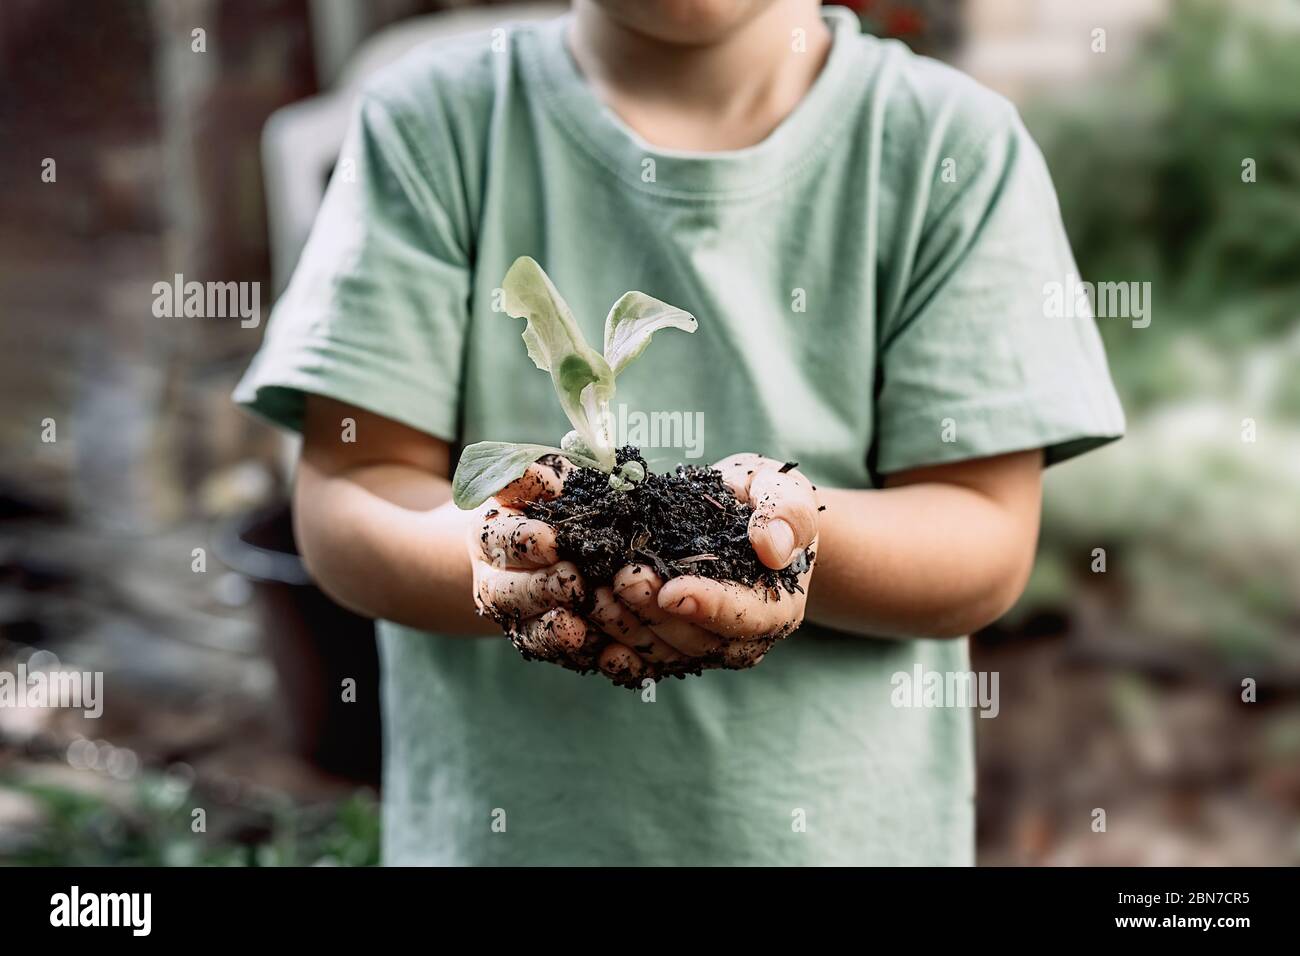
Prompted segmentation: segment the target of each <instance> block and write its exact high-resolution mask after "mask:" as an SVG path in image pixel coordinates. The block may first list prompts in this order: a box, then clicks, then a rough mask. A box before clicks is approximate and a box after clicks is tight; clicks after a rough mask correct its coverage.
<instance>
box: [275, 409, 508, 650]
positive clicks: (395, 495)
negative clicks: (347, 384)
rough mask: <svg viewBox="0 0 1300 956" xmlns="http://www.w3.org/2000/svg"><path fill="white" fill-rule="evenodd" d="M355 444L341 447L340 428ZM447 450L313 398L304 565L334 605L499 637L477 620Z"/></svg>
mask: <svg viewBox="0 0 1300 956" xmlns="http://www.w3.org/2000/svg"><path fill="white" fill-rule="evenodd" d="M344 418H352V419H353V420H355V421H356V432H355V434H356V441H355V442H344V441H343V440H342V429H343V425H342V420H343V419H344ZM450 466H451V450H450V448H449V447H448V445H447V443H446V442H444V441H441V440H439V439H437V438H434V437H433V436H431V435H426V434H424V433H423V432H419V431H416V430H415V429H413V428H408V427H407V426H405V425H401V424H398V423H397V422H394V421H391V420H389V419H386V418H382V417H380V416H378V415H374V414H371V413H370V412H366V411H363V410H361V409H358V408H354V407H352V406H350V405H344V404H342V403H340V402H336V401H333V400H332V399H328V398H323V397H320V396H315V395H311V396H308V398H307V410H306V420H305V423H304V426H303V449H302V457H301V460H300V462H299V465H298V474H297V477H296V479H295V482H294V524H295V531H296V534H297V538H298V546H299V548H300V550H301V551H302V556H303V560H304V561H306V563H307V567H308V569H309V570H310V571H311V573H312V576H313V577H314V578H315V579H316V581H317V582H318V583H319V584H320V586H321V587H322V588H323V589H324V590H325V591H326V592H327V593H328V594H329V595H330V596H331V597H333V598H334V599H335V600H336V601H338V602H339V603H340V604H343V605H345V606H346V607H349V608H352V609H353V610H356V611H358V612H359V613H361V614H365V615H368V616H370V617H379V618H383V619H385V620H389V621H396V622H397V623H400V624H407V625H410V626H411V627H418V628H420V629H422V630H441V631H448V632H452V633H460V634H496V635H499V634H500V630H499V629H498V628H497V626H496V625H495V624H494V623H493V622H492V621H490V620H487V619H486V618H482V617H479V616H478V614H476V613H475V607H474V598H473V588H472V584H471V582H472V570H471V566H470V559H469V555H468V553H467V552H466V548H465V538H466V534H467V532H468V529H469V526H470V522H471V521H472V520H473V518H474V516H473V515H472V514H471V513H469V512H464V511H461V510H460V509H458V508H457V507H456V506H455V505H454V504H452V502H451V482H450V481H449V479H448V476H449V474H450Z"/></svg>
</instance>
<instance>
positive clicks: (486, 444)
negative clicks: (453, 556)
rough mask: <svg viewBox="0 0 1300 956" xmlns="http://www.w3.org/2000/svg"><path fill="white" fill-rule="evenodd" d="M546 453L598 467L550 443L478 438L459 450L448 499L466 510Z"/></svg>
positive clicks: (589, 459) (491, 494) (586, 459)
mask: <svg viewBox="0 0 1300 956" xmlns="http://www.w3.org/2000/svg"><path fill="white" fill-rule="evenodd" d="M546 455H560V456H562V457H564V458H567V459H569V461H571V462H573V463H574V464H575V465H582V466H586V467H588V468H596V467H598V464H597V462H596V461H595V459H592V458H587V457H586V456H585V455H575V454H574V453H572V452H567V451H562V450H561V449H559V448H552V447H551V446H550V445H515V444H512V443H510V442H504V441H481V442H476V443H475V444H473V445H470V446H468V447H467V448H466V449H465V450H464V451H462V452H461V453H460V462H459V464H457V465H456V474H455V475H453V476H452V479H451V500H452V501H454V502H456V507H458V508H463V509H465V510H466V511H469V510H471V509H473V508H477V507H478V506H479V505H481V504H482V503H483V502H485V501H487V500H488V499H489V498H491V497H492V496H493V495H494V494H496V493H497V492H498V491H500V490H501V489H502V488H504V487H505V486H506V485H508V484H510V482H512V481H514V480H515V479H516V478H518V477H519V476H520V475H522V474H523V473H524V472H525V471H526V470H527V469H528V466H529V465H531V464H532V463H533V462H535V461H537V459H539V458H542V457H544V456H546Z"/></svg>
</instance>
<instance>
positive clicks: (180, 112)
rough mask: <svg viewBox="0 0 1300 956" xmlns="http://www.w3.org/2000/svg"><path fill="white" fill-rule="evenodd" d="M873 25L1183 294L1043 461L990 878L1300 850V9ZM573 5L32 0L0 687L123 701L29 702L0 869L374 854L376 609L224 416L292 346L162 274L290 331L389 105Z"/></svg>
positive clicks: (1104, 12)
mask: <svg viewBox="0 0 1300 956" xmlns="http://www.w3.org/2000/svg"><path fill="white" fill-rule="evenodd" d="M846 5H848V6H851V7H853V8H854V9H855V10H857V11H858V13H859V14H860V16H861V17H862V20H863V23H864V27H865V28H866V29H868V30H870V31H872V32H875V33H879V34H882V35H889V36H897V37H900V38H901V39H903V40H904V41H905V42H907V43H909V44H910V45H912V46H913V47H915V48H916V49H918V50H921V51H923V52H925V53H927V54H930V55H933V56H937V57H941V58H943V59H946V60H948V61H950V62H953V63H955V64H956V65H957V66H959V67H961V68H962V69H965V70H967V71H968V72H971V73H972V74H974V75H975V76H976V77H977V78H978V79H980V80H981V81H983V82H985V83H986V84H988V85H991V86H993V87H994V88H996V89H998V90H1000V91H1002V92H1003V93H1005V94H1006V95H1008V96H1010V97H1011V98H1012V99H1013V100H1015V102H1016V103H1017V105H1019V106H1020V108H1021V110H1022V112H1023V114H1024V116H1025V118H1026V121H1027V123H1028V124H1029V126H1030V128H1031V130H1032V132H1033V133H1034V134H1035V136H1036V137H1037V138H1038V140H1039V142H1040V143H1041V144H1042V146H1043V149H1044V151H1045V153H1046V155H1047V157H1048V162H1049V165H1050V166H1051V169H1052V173H1053V175H1054V177H1055V180H1056V184H1057V188H1058V191H1059V193H1060V197H1061V203H1062V209H1063V212H1064V216H1065V220H1066V225H1067V227H1068V229H1069V232H1070V236H1071V239H1072V240H1073V243H1074V248H1075V251H1076V254H1077V258H1078V260H1079V264H1080V267H1081V272H1082V275H1083V278H1085V279H1088V280H1093V281H1150V282H1151V283H1152V289H1153V293H1152V295H1153V304H1152V313H1151V316H1152V321H1151V324H1150V326H1149V327H1147V328H1133V327H1132V326H1131V324H1130V323H1129V322H1127V321H1124V320H1114V319H1111V320H1104V321H1102V322H1100V325H1101V327H1102V332H1103V335H1104V336H1105V339H1106V344H1107V349H1108V353H1109V357H1110V361H1111V364H1112V368H1113V370H1114V374H1115V376H1116V378H1117V381H1118V385H1119V388H1120V391H1121V394H1122V396H1123V399H1124V404H1125V407H1126V409H1127V411H1128V414H1129V418H1130V424H1131V428H1130V433H1129V435H1128V437H1127V438H1126V439H1125V440H1124V441H1123V442H1120V443H1118V444H1116V445H1113V446H1111V447H1109V448H1107V449H1105V450H1103V451H1100V452H1097V453H1094V454H1091V455H1088V456H1085V457H1084V458H1082V459H1080V460H1078V461H1075V462H1071V463H1069V464H1066V465H1064V466H1062V467H1061V468H1059V469H1056V470H1054V471H1053V472H1052V473H1050V476H1049V482H1048V498H1047V505H1046V513H1045V519H1044V528H1043V540H1042V546H1041V553H1040V559H1039V564H1038V567H1037V570H1036V572H1035V575H1034V578H1033V581H1032V582H1031V585H1030V588H1029V591H1028V593H1027V594H1026V596H1025V598H1024V600H1023V601H1022V602H1021V603H1020V605H1019V606H1018V607H1017V608H1016V609H1015V610H1014V611H1013V612H1012V613H1011V614H1009V615H1008V616H1007V618H1006V619H1005V620H1003V621H1002V622H1000V623H999V624H998V625H997V626H996V627H993V628H990V629H989V630H988V631H986V632H984V633H981V634H980V635H978V636H977V637H976V639H975V643H974V658H975V664H974V666H975V667H976V668H977V669H980V670H995V671H998V672H999V673H1000V675H1001V676H1000V691H1001V713H1000V715H999V717H998V718H997V719H995V720H976V721H975V723H976V725H977V728H976V729H977V732H978V739H977V748H978V760H979V788H980V791H979V798H978V801H977V805H978V813H979V820H978V824H979V825H978V839H979V860H980V862H981V863H984V864H993V865H996V864H1009V863H1019V864H1048V865H1070V864H1137V865H1145V864H1174V865H1180V864H1191V865H1215V864H1246V865H1250V864H1296V863H1300V641H1298V640H1297V638H1298V637H1300V4H1297V3H1296V2H1295V0H1237V2H1233V0H1217V2H1211V0H1183V2H1179V0H1088V2H1080V0H930V2H919V0H918V2H903V0H897V2H887V0H875V2H871V0H860V2H856V3H848V4H846ZM561 6H562V5H557V4H548V3H542V4H523V5H520V4H508V5H507V4H492V3H484V4H471V3H450V2H434V0H370V2H361V0H97V2H93V3H90V2H83V0H6V2H5V3H4V5H3V6H0V90H2V91H3V92H0V405H2V407H3V414H2V415H0V453H2V455H3V465H0V671H10V672H15V671H16V669H17V668H18V666H19V665H22V666H23V667H26V668H28V669H30V670H32V671H36V670H43V671H45V672H47V673H55V672H58V671H60V670H71V671H102V672H103V673H104V674H105V691H104V694H105V697H107V698H108V699H110V700H111V701H112V706H111V707H108V708H107V709H106V710H105V712H104V716H103V717H102V718H101V719H98V720H88V719H85V718H84V717H83V716H82V715H81V713H80V712H79V711H72V710H55V709H47V708H27V709H23V708H0V862H10V863H47V864H62V863H89V864H106V863H153V864H175V865H185V864H200V863H221V864H235V865H276V864H304V863H320V864H365V863H373V862H375V861H376V860H377V858H378V833H379V822H378V816H377V802H376V793H377V785H378V779H377V777H378V775H377V768H378V756H379V738H378V720H377V711H376V709H375V708H376V704H377V694H378V687H377V679H376V670H375V659H374V649H373V641H372V640H371V637H370V634H371V631H370V625H369V622H367V621H364V620H360V619H358V618H355V617H353V616H351V615H349V614H347V613H346V612H343V611H342V610H340V609H339V608H337V607H335V606H334V605H332V604H331V603H330V602H329V601H328V600H326V599H325V598H324V597H323V596H322V595H321V594H320V593H319V592H318V591H317V590H316V589H315V588H314V587H313V586H312V585H311V583H310V581H309V580H308V579H307V577H306V575H305V574H304V572H303V569H302V566H301V563H300V562H299V561H298V559H297V557H296V555H295V553H294V550H293V541H292V535H291V533H290V531H289V524H288V513H287V510H286V506H285V500H286V489H285V479H286V474H287V472H286V463H287V462H288V461H290V460H292V457H291V456H292V454H293V449H292V447H291V446H290V445H289V443H288V442H287V440H286V439H284V438H282V437H281V436H278V435H276V434H273V433H272V432H271V431H270V430H269V429H268V428H265V427H263V426H261V425H259V424H256V423H254V422H252V421H250V420H248V419H247V418H245V417H244V416H243V415H242V414H241V413H239V412H237V411H236V410H235V409H234V408H233V407H232V406H231V404H230V402H229V393H230V390H231V388H232V386H233V384H234V382H235V380H236V378H237V376H238V375H239V373H240V372H241V370H242V369H243V367H244V365H245V364H246V362H247V360H248V358H249V356H250V355H251V354H252V353H253V352H254V351H255V350H256V348H257V345H258V342H259V340H260V337H261V335H262V331H263V329H262V328H260V327H259V328H243V327H241V325H240V323H239V322H238V321H236V320H231V319H226V320H221V319H202V320H194V319H189V320H169V319H159V318H156V317H155V316H154V314H153V312H152V305H153V302H154V298H155V295H154V292H153V291H152V289H153V285H154V283H156V282H159V281H166V282H170V281H171V277H172V276H173V275H174V274H176V273H182V274H183V275H184V276H185V277H186V279H187V280H188V279H197V280H200V281H207V280H218V281H223V282H225V281H235V282H258V283H260V289H261V300H262V311H263V315H265V314H267V313H269V307H270V304H271V301H272V300H273V298H274V296H275V295H276V294H277V293H278V292H279V290H280V289H281V288H282V287H283V285H284V283H285V281H286V279H287V276H288V274H289V273H290V272H291V271H292V268H293V264H294V262H295V260H296V257H297V254H298V251H299V249H300V247H301V243H302V242H303V240H304V238H305V235H306V232H307V229H308V228H309V226H310V224H311V220H312V216H313V214H314V212H315V209H316V204H317V203H318V202H319V199H320V195H321V192H322V190H323V188H324V184H325V182H326V180H327V178H328V176H329V173H330V170H331V167H332V164H333V162H334V159H335V156H336V154H337V150H338V147H339V143H340V140H341V137H342V132H343V124H344V122H345V120H346V116H347V114H348V109H349V104H350V101H351V97H352V94H353V91H354V90H355V89H356V87H357V84H358V82H359V81H360V80H361V79H362V78H364V77H365V76H366V75H367V74H368V73H369V72H370V71H372V70H373V69H375V68H376V67H377V66H380V65H382V64H383V63H386V62H388V61H389V60H391V59H392V58H393V57H395V56H397V55H399V54H400V53H401V52H403V51H404V50H405V49H407V48H408V47H410V46H412V45H414V44H415V43H418V42H420V41H422V40H424V39H426V38H428V37H430V36H434V35H437V34H439V33H454V32H460V31H466V30H473V29H483V28H486V27H491V26H493V25H495V24H497V23H499V22H501V21H502V20H505V19H517V18H522V17H537V16H549V15H553V14H554V12H555V11H556V10H557V9H559V8H560V7H561ZM1098 29H1101V30H1104V31H1105V32H1104V36H1103V37H1102V38H1101V43H1100V44H1099V35H1098V34H1097V33H1096V32H1095V31H1097V30H1098ZM1099 45H1100V46H1101V47H1102V48H1101V49H1099V48H1098V47H1099ZM1247 160H1250V161H1252V162H1251V163H1246V161H1247ZM51 161H52V162H51ZM1244 163H1246V165H1247V166H1249V167H1250V169H1251V170H1253V172H1254V176H1253V177H1247V178H1248V179H1253V181H1245V180H1244V179H1243V170H1244V168H1245V167H1244V166H1243V164H1244ZM1098 549H1101V550H1100V551H1099V550H1098ZM1102 559H1104V570H1101V568H1102V566H1103V565H1102V564H1101V563H1100V560H1102ZM345 678H352V679H354V680H355V681H356V688H357V690H356V701H355V702H344V701H342V700H340V699H339V698H340V696H341V695H340V693H339V691H338V688H339V687H340V683H341V681H342V680H343V679H345ZM1247 679H1250V680H1253V681H1255V682H1256V683H1257V695H1256V696H1257V699H1256V700H1255V701H1254V702H1246V701H1243V699H1242V697H1243V681H1244V680H1247ZM195 808H202V809H203V810H204V814H203V821H202V822H203V829H202V830H201V831H200V832H195V829H196V817H195V815H194V812H193V811H194V809H195ZM1094 808H1102V809H1104V810H1105V811H1106V815H1107V834H1106V836H1105V837H1103V836H1101V835H1099V834H1096V833H1094V832H1093V831H1092V822H1093V813H1092V811H1093V810H1094Z"/></svg>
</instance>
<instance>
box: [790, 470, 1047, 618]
mask: <svg viewBox="0 0 1300 956" xmlns="http://www.w3.org/2000/svg"><path fill="white" fill-rule="evenodd" d="M820 499H821V502H822V504H824V505H825V506H826V510H825V511H823V512H822V513H821V519H822V520H821V524H820V538H819V541H818V547H819V553H818V555H817V571H816V574H814V575H813V580H812V583H811V590H810V593H809V600H808V617H809V619H810V620H813V621H815V622H817V623H819V624H824V625H826V626H828V627H833V628H836V629H838V630H843V631H848V632H851V633H856V634H866V635H877V636H882V637H955V636H960V635H963V634H968V633H970V632H971V631H973V630H976V629H977V628H980V627H983V626H985V625H986V624H989V623H991V622H992V621H994V620H996V619H997V618H998V617H1000V616H1001V615H1002V614H1003V613H1004V612H1005V611H1006V610H1007V609H1008V608H1009V607H1010V606H1011V605H1012V604H1013V603H1014V602H1015V600H1016V599H1017V598H1018V597H1019V595H1020V592H1021V591H1022V590H1023V588H1024V584H1025V581H1026V580H1027V578H1028V575H1029V571H1030V569H1031V567H1032V565H1033V553H1034V543H1035V540H1036V538H1037V533H1038V524H1037V510H1036V509H1034V510H1033V511H1032V513H1031V514H1027V513H1026V512H1025V511H1024V510H1023V509H1021V510H1020V511H1015V510H1011V509H1008V508H1006V507H1004V506H1003V505H1002V504H1001V503H999V502H998V501H997V500H995V499H993V498H991V497H989V496H987V495H985V494H984V493H982V492H980V491H977V490H974V489H971V488H966V487H962V486H960V485H953V484H945V483H941V482H926V483H920V484H912V485H907V486H904V487H898V488H885V489H882V490H876V491H857V490H837V489H822V490H821V492H820Z"/></svg>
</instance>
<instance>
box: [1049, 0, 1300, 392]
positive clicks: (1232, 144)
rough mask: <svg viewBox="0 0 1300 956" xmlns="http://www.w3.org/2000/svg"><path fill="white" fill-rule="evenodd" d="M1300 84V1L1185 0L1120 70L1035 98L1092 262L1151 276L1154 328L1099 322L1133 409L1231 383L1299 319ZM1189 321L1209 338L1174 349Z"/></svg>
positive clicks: (1088, 265)
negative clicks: (1083, 89)
mask: <svg viewBox="0 0 1300 956" xmlns="http://www.w3.org/2000/svg"><path fill="white" fill-rule="evenodd" d="M1297 90H1300V15H1298V14H1297V10H1296V7H1295V6H1294V4H1292V3H1289V2H1287V3H1277V2H1269V0H1261V2H1259V3H1254V4H1219V3H1216V2H1211V0H1183V2H1181V3H1178V4H1176V5H1175V7H1174V9H1173V13H1172V17H1171V21H1170V23H1169V26H1168V29H1167V30H1165V31H1162V32H1160V33H1158V34H1156V35H1154V36H1153V37H1152V38H1151V39H1150V41H1149V42H1148V45H1147V47H1146V49H1145V50H1144V51H1143V52H1142V53H1141V54H1139V55H1138V56H1136V57H1134V58H1133V60H1132V61H1131V62H1130V63H1129V64H1128V65H1127V66H1126V67H1125V68H1123V69H1122V70H1121V71H1120V72H1118V73H1117V74H1115V75H1114V76H1112V77H1110V78H1109V79H1107V80H1102V81H1100V82H1098V83H1095V84H1090V86H1089V90H1088V92H1087V93H1086V94H1085V95H1084V96H1082V97H1080V98H1073V99H1069V100H1065V101H1062V100H1053V101H1043V102H1040V103H1037V104H1035V105H1032V106H1030V107H1029V108H1027V109H1026V111H1025V112H1026V122H1027V123H1028V124H1029V125H1030V126H1031V128H1032V129H1033V130H1034V133H1035V135H1036V137H1037V138H1038V140H1039V142H1040V143H1041V144H1042V146H1043V150H1044V152H1045V154H1046V155H1047V158H1048V163H1049V165H1050V167H1051V169H1052V174H1053V178H1054V179H1055V182H1056V186H1057V190H1058V193H1059V195H1060V199H1061V210H1062V214H1063V216H1064V219H1065V223H1066V227H1067V229H1068V231H1069V233H1070V238H1071V241H1072V243H1073V246H1074V250H1075V254H1076V256H1077V258H1078V260H1079V265H1080V270H1081V272H1082V274H1083V277H1084V278H1086V279H1091V280H1095V281H1103V280H1138V281H1143V280H1148V279H1149V280H1150V281H1151V282H1152V291H1153V300H1154V309H1155V311H1154V318H1153V321H1152V324H1151V326H1150V327H1149V328H1146V329H1141V330H1134V329H1132V328H1131V327H1130V326H1129V325H1128V324H1127V323H1123V322H1114V321H1108V320H1103V321H1102V322H1101V326H1102V332H1103V335H1104V336H1105V337H1106V339H1107V344H1108V346H1109V348H1108V351H1109V354H1110V357H1111V362H1112V368H1113V370H1114V372H1115V375H1116V379H1117V381H1118V382H1119V384H1120V386H1121V389H1122V391H1123V393H1124V398H1125V403H1126V406H1127V407H1128V408H1129V409H1130V410H1134V409H1137V408H1141V407H1145V406H1148V405H1151V404H1153V403H1155V402H1158V401H1160V400H1162V399H1168V398H1177V397H1185V396H1187V395H1190V394H1193V393H1197V392H1200V391H1202V389H1203V386H1204V385H1206V384H1207V383H1209V384H1222V381H1221V380H1222V379H1224V378H1226V377H1228V376H1230V374H1231V371H1230V368H1229V365H1230V363H1231V361H1232V360H1233V359H1234V358H1235V357H1236V356H1238V355H1239V354H1240V353H1241V352H1242V351H1243V350H1246V349H1249V348H1250V347H1251V346H1253V345H1256V344H1258V343H1260V342H1261V341H1266V340H1269V339H1272V338H1274V337H1276V336H1278V335H1280V334H1282V333H1283V332H1284V331H1285V330H1287V329H1288V328H1291V327H1293V326H1294V325H1295V324H1296V323H1297V321H1298V320H1300V268H1297V264H1300V96H1297V95H1296V91H1297ZM1250 162H1253V169H1254V175H1255V178H1256V181H1254V182H1245V181H1243V172H1244V166H1243V164H1249V163H1250ZM1193 333H1194V334H1195V335H1196V336H1197V337H1198V338H1199V339H1200V340H1202V341H1204V342H1205V343H1207V346H1208V348H1207V349H1204V350H1201V351H1200V352H1199V354H1198V353H1197V351H1196V350H1192V351H1190V352H1189V351H1182V352H1173V351H1171V347H1172V346H1173V344H1174V343H1175V342H1176V341H1177V340H1179V339H1180V338H1182V337H1184V336H1186V335H1189V334H1193ZM1189 358H1194V359H1195V361H1194V362H1190V363H1189V362H1188V361H1187V359H1189ZM1296 414H1297V415H1300V409H1297V410H1296Z"/></svg>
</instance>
